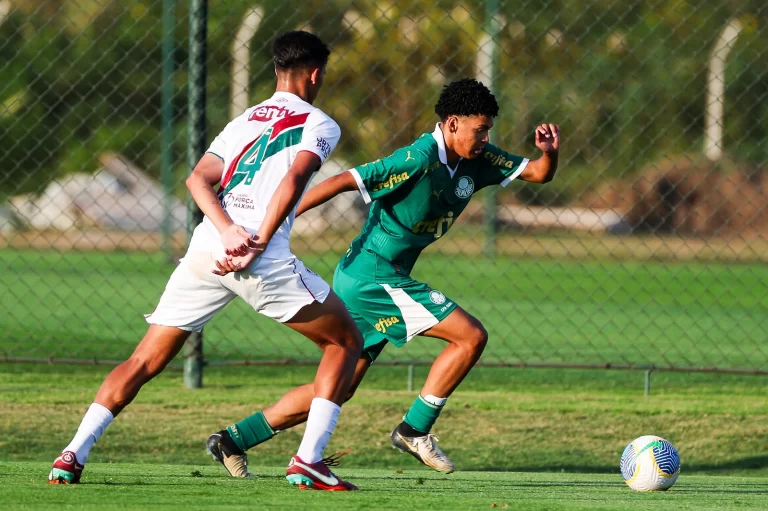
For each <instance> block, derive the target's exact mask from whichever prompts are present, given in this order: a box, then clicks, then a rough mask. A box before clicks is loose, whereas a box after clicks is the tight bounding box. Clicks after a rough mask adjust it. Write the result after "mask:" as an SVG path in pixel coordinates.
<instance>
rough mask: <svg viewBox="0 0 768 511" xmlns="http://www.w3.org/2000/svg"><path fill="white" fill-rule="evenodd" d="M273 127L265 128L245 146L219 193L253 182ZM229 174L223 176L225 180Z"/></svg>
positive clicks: (259, 168)
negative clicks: (232, 171)
mask: <svg viewBox="0 0 768 511" xmlns="http://www.w3.org/2000/svg"><path fill="white" fill-rule="evenodd" d="M273 129H274V128H273V127H269V128H267V130H266V131H265V132H264V133H262V135H261V136H260V137H259V138H258V139H256V140H255V141H254V142H253V143H252V144H251V145H250V146H247V147H246V150H245V152H244V153H243V155H242V156H241V157H240V161H238V162H237V163H236V167H235V172H234V173H233V174H231V178H230V179H229V181H228V182H225V183H224V185H225V189H224V190H223V191H222V192H220V195H223V194H225V193H228V192H229V191H230V190H232V189H233V188H234V187H236V186H237V185H239V184H240V183H243V181H245V182H244V183H243V184H245V185H250V184H251V183H253V178H254V177H256V173H257V172H258V171H259V170H261V164H262V162H263V161H264V155H265V154H266V152H267V145H269V138H270V137H271V136H272V131H273ZM228 177H229V176H226V177H225V180H226V179H227V178H228Z"/></svg>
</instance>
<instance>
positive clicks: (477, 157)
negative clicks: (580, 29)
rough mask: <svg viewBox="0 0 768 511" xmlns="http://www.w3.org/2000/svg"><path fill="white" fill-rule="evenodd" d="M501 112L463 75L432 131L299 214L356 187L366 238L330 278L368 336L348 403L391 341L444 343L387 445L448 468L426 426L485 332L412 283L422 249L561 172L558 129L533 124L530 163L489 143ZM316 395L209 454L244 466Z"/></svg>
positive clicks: (310, 392)
mask: <svg viewBox="0 0 768 511" xmlns="http://www.w3.org/2000/svg"><path fill="white" fill-rule="evenodd" d="M498 112H499V107H498V104H497V103H496V98H495V97H494V96H493V94H492V93H491V91H490V90H488V88H487V87H485V85H483V84H482V83H480V82H478V81H477V80H473V79H470V78H465V79H462V80H458V81H455V82H453V83H451V84H449V85H447V86H445V87H444V88H443V91H442V93H441V94H440V98H439V99H438V101H437V105H436V106H435V113H436V114H437V115H438V117H439V118H440V122H438V123H437V125H436V126H435V129H434V131H433V132H431V133H425V134H424V135H422V136H421V137H419V138H418V139H417V140H416V141H415V142H413V143H412V144H411V145H409V146H406V147H403V148H401V149H398V150H396V151H395V152H394V153H393V154H392V155H391V156H387V157H386V158H382V159H380V160H377V161H375V162H372V163H366V164H365V165H361V166H358V167H355V168H353V169H351V170H349V171H347V172H343V173H341V174H339V175H337V176H334V177H331V178H329V179H327V180H325V181H324V182H322V183H320V184H319V185H317V186H316V187H315V188H314V189H312V190H310V191H309V192H308V193H307V194H306V196H305V197H304V199H303V200H302V202H301V204H300V205H299V208H298V210H297V215H300V214H302V213H303V212H304V211H307V210H309V209H312V208H314V207H316V206H318V205H320V204H323V203H324V202H326V201H328V200H330V199H331V198H333V197H335V196H336V195H338V194H340V193H342V192H347V191H354V190H358V191H359V193H360V194H362V196H363V199H364V200H365V202H366V203H372V205H371V209H370V212H369V215H368V220H367V221H366V223H365V226H364V227H363V231H362V233H361V234H360V235H359V236H358V237H357V238H355V240H354V241H352V244H351V245H350V247H349V249H348V250H347V253H346V254H345V255H344V257H343V258H342V260H341V261H340V262H339V264H338V266H337V268H336V273H335V275H334V278H333V289H334V290H335V291H336V293H337V294H338V295H339V296H340V297H341V299H342V300H343V301H344V303H345V304H346V305H347V307H348V308H349V311H350V313H351V314H352V317H353V319H354V320H355V322H356V323H357V326H358V327H359V328H360V330H361V331H362V333H363V337H364V339H365V342H364V347H363V353H362V356H361V358H360V360H359V361H358V363H357V368H356V371H355V376H354V380H353V382H352V386H351V390H350V393H349V396H348V399H349V398H351V397H352V394H353V393H354V391H355V389H356V388H357V386H358V385H359V384H360V382H361V381H362V379H363V377H364V376H365V373H366V371H367V370H368V368H369V367H370V365H371V363H372V362H373V361H374V360H375V359H376V357H377V356H378V355H379V354H380V353H381V351H382V350H383V349H384V347H385V346H386V345H387V344H388V343H389V344H394V345H395V346H396V347H401V346H403V345H404V344H405V343H407V342H409V341H410V340H411V339H413V338H414V337H415V336H417V335H422V336H426V337H433V338H438V339H442V340H444V341H445V342H446V343H447V346H446V347H445V348H444V349H443V351H442V352H441V353H440V354H439V355H438V357H437V358H436V359H435V361H434V363H433V364H432V368H431V369H430V371H429V375H428V376H427V380H426V382H425V383H424V386H423V387H422V389H421V392H420V394H419V396H418V397H417V398H416V400H415V402H414V403H413V405H412V406H411V408H410V409H409V410H408V412H407V413H406V414H405V416H404V417H403V421H402V422H401V423H400V424H399V425H398V426H397V427H396V428H395V429H394V431H393V432H392V435H391V441H392V445H393V446H394V447H396V448H397V449H399V450H401V451H403V452H405V453H408V454H410V455H412V456H414V457H415V458H416V459H418V460H419V461H420V462H421V463H423V464H425V465H427V466H429V467H431V468H433V469H435V470H438V471H440V472H445V473H451V472H453V471H454V469H455V466H454V464H453V463H452V462H451V460H450V459H448V457H447V456H446V455H445V453H443V451H442V450H441V449H440V448H439V447H438V446H437V443H436V441H437V439H436V438H435V436H434V435H432V434H430V430H431V429H432V426H433V425H434V423H435V421H436V420H437V418H438V416H439V415H440V412H441V410H442V409H443V407H444V406H445V404H446V401H447V400H448V398H449V397H450V395H451V393H453V391H454V390H456V388H457V387H458V386H459V384H460V383H461V381H462V380H463V379H464V377H465V376H466V375H467V374H468V373H469V371H470V370H471V369H472V367H473V366H474V365H475V363H476V362H477V360H478V359H479V358H480V355H481V354H482V353H483V349H484V348H485V345H486V343H487V341H488V333H487V332H486V330H485V328H484V327H483V325H482V323H481V322H480V321H479V320H478V319H476V318H475V317H473V316H472V315H470V314H469V313H468V312H467V311H465V310H464V309H462V308H461V307H459V306H458V304H457V303H456V301H454V300H452V299H451V298H449V297H446V296H445V295H444V294H443V293H441V292H440V291H438V290H437V289H434V288H432V287H430V286H429V285H427V284H425V283H422V282H418V281H416V280H414V279H413V278H411V276H410V274H411V270H412V269H413V266H414V264H415V263H416V260H417V259H418V257H419V254H421V252H422V250H424V249H425V248H426V247H427V246H429V245H430V244H432V243H434V242H435V241H437V240H438V239H439V238H441V237H443V236H444V235H445V234H446V233H447V232H448V230H449V229H450V228H451V225H453V223H454V222H455V221H456V219H457V218H458V217H459V215H460V214H461V212H462V211H463V210H464V208H465V207H466V206H467V204H469V201H470V200H471V199H472V195H473V194H474V193H476V192H477V191H479V190H481V189H482V188H485V187H488V186H492V185H501V186H507V185H508V184H509V183H510V182H512V181H513V180H514V179H522V180H523V181H528V182H532V183H547V182H549V181H551V180H552V178H553V177H554V174H555V170H556V169H557V160H558V151H559V148H560V127H559V126H558V125H556V124H541V125H539V126H537V127H536V131H535V140H536V147H537V148H538V149H540V150H541V151H542V155H541V157H539V158H538V159H536V160H529V159H527V158H523V157H521V156H516V155H513V154H510V153H507V152H505V151H503V150H501V149H499V148H498V147H496V146H494V145H492V144H490V143H489V141H488V132H489V130H490V129H491V128H492V127H493V119H494V117H496V116H497V115H498ZM221 264H222V265H224V266H225V268H226V270H227V271H237V268H236V261H235V260H232V258H230V259H229V260H226V261H221ZM314 395H315V392H314V387H313V385H312V384H311V383H310V384H307V385H303V386H301V387H297V388H295V389H293V390H291V391H289V392H288V393H287V394H286V395H285V396H283V397H282V398H281V399H280V400H279V401H278V402H277V403H275V404H273V405H271V406H269V407H267V408H265V409H264V410H263V411H260V412H258V413H256V414H254V415H252V416H250V417H248V418H247V419H245V420H243V421H241V422H238V423H236V424H233V425H232V426H230V427H229V428H227V429H225V430H222V431H219V432H217V433H214V434H213V435H211V436H210V438H209V439H208V445H209V448H211V449H212V450H213V451H214V452H220V453H222V454H221V455H220V456H219V459H221V460H224V464H225V466H226V465H228V464H232V465H235V464H237V465H238V466H246V463H247V460H246V458H245V451H246V450H247V449H249V448H250V447H253V446H255V445H257V444H259V443H262V442H264V441H266V440H269V439H270V438H272V436H274V435H275V434H276V432H278V431H281V430H285V429H287V428H290V427H292V426H295V425H297V424H300V423H302V422H304V421H305V420H306V419H307V413H308V411H309V407H310V404H311V402H312V399H313V397H314ZM235 462H236V463H235ZM230 473H232V471H231V470H230ZM246 473H247V471H246V470H244V471H243V473H242V474H235V473H233V475H245V474H246Z"/></svg>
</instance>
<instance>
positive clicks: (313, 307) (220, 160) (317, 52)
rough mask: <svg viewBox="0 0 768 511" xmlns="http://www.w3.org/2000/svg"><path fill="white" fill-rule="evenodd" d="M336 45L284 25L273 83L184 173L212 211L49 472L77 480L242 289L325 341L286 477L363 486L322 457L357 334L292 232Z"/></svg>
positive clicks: (55, 479)
mask: <svg viewBox="0 0 768 511" xmlns="http://www.w3.org/2000/svg"><path fill="white" fill-rule="evenodd" d="M329 54H330V51H329V50H328V48H327V47H326V45H325V44H324V43H323V42H322V41H321V40H320V39H319V38H318V37H317V36H315V35H312V34H310V33H308V32H304V31H295V32H288V33H286V34H283V35H281V36H280V37H278V38H277V39H276V40H275V43H274V47H273V59H274V63H275V74H276V75H277V88H276V92H275V94H274V95H273V96H272V97H271V98H269V99H268V100H266V101H264V102H262V103H260V104H258V105H256V106H253V107H251V108H249V109H248V110H246V111H245V112H244V113H243V114H242V115H240V116H239V117H237V118H236V119H234V120H233V121H232V122H230V123H229V124H228V125H227V126H226V127H225V128H224V130H223V131H222V132H221V133H220V134H219V136H217V137H216V139H215V140H214V141H213V143H212V144H211V146H210V149H209V150H208V152H207V153H206V154H205V155H204V156H203V157H202V158H201V159H200V162H199V163H198V164H197V166H196V167H195V169H194V170H193V172H192V174H191V175H190V177H189V178H188V179H187V187H188V188H189V191H190V193H191V194H192V197H193V198H194V200H195V202H196V203H197V205H198V206H199V207H200V209H201V210H202V211H203V213H204V214H205V218H204V219H203V221H202V222H201V223H200V225H198V226H197V228H196V229H195V232H194V235H193V236H192V240H191V242H190V245H189V249H188V251H187V253H186V255H185V256H184V258H183V259H182V260H181V263H180V264H179V266H178V267H177V268H176V270H175V271H174V272H173V274H172V275H171V278H170V280H169V281H168V285H167V287H166V289H165V292H164V293H163V295H162V297H161V298H160V302H159V304H158V306H157V308H156V309H155V311H154V312H153V313H152V314H149V315H147V322H148V323H150V327H149V330H148V331H147V334H146V335H145V336H144V339H142V341H141V342H140V343H139V345H138V346H137V347H136V350H135V351H134V353H133V355H131V357H130V358H129V359H128V360H127V361H125V362H123V363H122V364H120V365H119V366H117V367H116V368H115V369H114V370H113V371H112V372H111V373H110V374H109V376H107V378H106V379H105V380H104V382H103V383H102V385H101V388H100V389H99V391H98V392H97V394H96V397H95V399H94V402H93V404H91V406H90V408H89V409H88V411H87V413H86V414H85V417H84V418H83V421H82V423H81V424H80V427H79V428H78V430H77V433H76V435H75V437H74V439H73V440H72V441H71V442H70V444H69V445H68V446H67V447H65V448H64V450H63V451H62V453H61V455H60V456H59V457H58V458H57V459H56V460H55V462H54V464H53V467H52V469H51V472H50V475H49V481H50V482H51V483H54V484H72V483H78V482H79V481H80V477H81V474H82V471H83V468H84V466H85V463H86V461H87V460H88V455H89V453H90V450H91V447H92V446H93V444H94V443H95V442H96V440H98V439H99V437H100V436H101V435H102V434H103V433H104V430H105V429H106V427H107V426H108V425H109V423H110V422H111V421H112V419H113V418H114V417H115V416H116V415H117V414H119V413H120V411H122V409H123V408H125V407H126V406H127V405H128V404H129V403H130V402H131V401H132V400H133V398H134V397H136V395H137V393H138V392H139V390H140V389H141V387H142V386H143V385H144V384H145V383H147V382H148V381H149V380H151V379H152V378H153V377H154V376H156V375H157V374H159V373H160V372H161V371H162V370H163V369H164V368H165V366H166V365H167V364H168V362H170V361H171V360H172V359H173V358H174V356H176V354H177V353H178V352H179V351H180V350H181V348H182V346H183V345H184V342H185V340H186V339H187V338H188V337H189V335H190V333H191V332H195V331H200V329H202V327H203V325H204V324H205V323H206V322H208V321H209V320H210V319H211V318H212V317H213V316H214V315H215V314H216V313H217V312H218V311H219V310H221V309H222V308H223V307H224V306H225V305H226V304H227V303H229V302H230V301H232V300H233V299H234V298H235V297H238V296H239V297H240V298H242V299H243V300H245V301H246V302H248V303H249V304H250V305H251V306H252V307H253V308H254V310H256V311H257V312H260V313H261V314H263V315H265V316H267V317H270V318H272V319H274V320H276V321H279V322H281V323H283V324H285V325H286V326H288V327H290V328H292V329H294V330H296V331H297V332H299V333H301V334H303V335H304V336H306V337H308V338H309V339H311V340H312V341H313V342H315V344H317V345H318V346H319V347H320V348H321V349H322V350H323V356H322V359H321V361H320V365H319V367H318V371H317V375H316V378H315V393H316V396H317V397H316V398H315V399H314V400H313V402H312V408H311V410H310V412H309V419H308V421H307V429H306V432H305V434H304V437H303V439H302V442H301V445H300V446H299V450H298V452H297V454H296V456H294V457H293V458H292V459H291V461H290V463H289V465H288V469H287V472H286V478H287V479H288V481H289V482H291V483H292V484H295V485H297V486H299V487H300V488H314V489H321V490H337V491H338V490H356V489H357V487H356V486H354V485H353V484H351V483H348V482H345V481H342V480H341V479H339V478H338V477H337V476H335V475H334V474H333V473H332V472H331V471H330V469H329V466H335V465H337V464H338V461H337V459H336V458H335V457H329V458H325V459H323V450H324V449H325V447H326V445H327V444H328V441H329V439H330V436H331V434H332V433H333V430H334V428H335V426H336V421H337V419H338V416H339V412H340V410H341V408H340V406H341V404H342V403H343V402H344V400H345V398H346V397H347V394H348V392H349V386H350V382H351V380H352V375H353V373H354V371H355V365H356V363H357V361H358V360H359V359H360V353H361V348H362V336H361V334H360V332H359V330H358V329H357V327H356V326H355V323H354V321H353V320H352V318H351V317H350V315H349V312H348V311H347V309H346V307H345V306H344V304H343V303H342V302H341V300H340V299H339V298H338V296H336V295H335V294H334V293H333V291H332V290H331V289H330V287H329V285H328V284H327V283H326V282H325V281H323V279H321V278H320V277H319V276H318V275H317V274H315V273H314V272H312V271H310V270H308V269H307V268H305V267H304V265H303V264H302V262H301V261H299V260H298V259H297V258H296V256H294V255H293V254H292V253H291V250H290V247H289V243H288V241H289V236H290V232H291V227H292V225H293V220H294V217H295V210H296V204H297V203H298V201H299V199H300V198H301V196H302V195H303V193H304V191H305V189H306V186H307V184H308V183H309V181H310V179H311V177H312V175H313V174H314V173H315V172H316V171H317V170H318V169H319V168H320V166H321V165H322V163H323V162H324V161H325V159H326V158H327V157H328V155H329V154H330V153H331V151H333V149H334V148H335V146H336V144H337V143H338V141H339V137H340V136H341V131H340V129H339V126H338V125H337V124H336V123H335V122H334V121H333V120H332V119H331V118H330V117H328V116H327V115H326V114H325V113H323V112H322V111H321V110H320V109H318V108H315V107H314V106H312V103H313V102H314V100H315V98H316V97H317V95H318V92H319V91H320V88H321V87H322V84H323V77H324V75H325V68H326V64H327V62H328V56H329ZM216 185H219V191H218V194H217V193H216V192H215V191H214V186H216ZM227 256H229V257H227ZM217 260H224V261H225V264H226V265H227V269H226V270H228V271H231V270H232V269H233V268H232V266H231V265H234V266H235V269H236V271H235V272H232V273H227V274H226V275H221V274H222V273H226V271H222V270H223V268H222V267H221V263H219V262H217ZM233 428H234V429H233ZM248 429H249V428H248V427H244V428H241V429H238V428H236V427H235V425H233V427H231V428H230V430H231V431H232V433H233V436H234V438H235V439H237V435H243V436H245V437H247V436H248V435H249V434H251V432H250V431H249V430H248ZM210 447H211V444H210V442H209V448H210ZM213 447H214V449H212V454H214V457H216V456H217V455H218V456H219V457H220V458H219V461H221V462H222V463H223V464H224V465H225V466H227V464H226V463H224V462H225V461H226V460H225V459H224V458H225V457H226V452H222V449H221V447H220V446H213ZM224 451H226V450H225V449H224ZM237 459H239V458H237ZM227 468H228V469H230V467H227Z"/></svg>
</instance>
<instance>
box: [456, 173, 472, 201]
mask: <svg viewBox="0 0 768 511" xmlns="http://www.w3.org/2000/svg"><path fill="white" fill-rule="evenodd" d="M474 191H475V183H474V181H472V178H470V177H468V176H462V177H461V179H459V183H458V184H457V185H456V197H458V198H459V199H468V198H469V197H471V196H472V192H474Z"/></svg>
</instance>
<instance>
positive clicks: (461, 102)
mask: <svg viewBox="0 0 768 511" xmlns="http://www.w3.org/2000/svg"><path fill="white" fill-rule="evenodd" d="M435 113H436V114H437V115H438V116H440V119H441V120H443V121H444V120H445V119H446V118H448V117H449V116H451V115H467V116H469V115H488V116H490V117H496V116H497V115H498V114H499V104H498V103H496V97H495V96H494V95H493V94H492V93H491V91H490V90H489V89H488V87H486V86H485V85H483V84H482V83H481V82H478V81H477V80H475V79H474V78H462V79H461V80H457V81H455V82H451V83H449V84H448V85H446V86H445V87H443V91H442V92H441V93H440V98H438V100H437V104H436V105H435Z"/></svg>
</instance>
